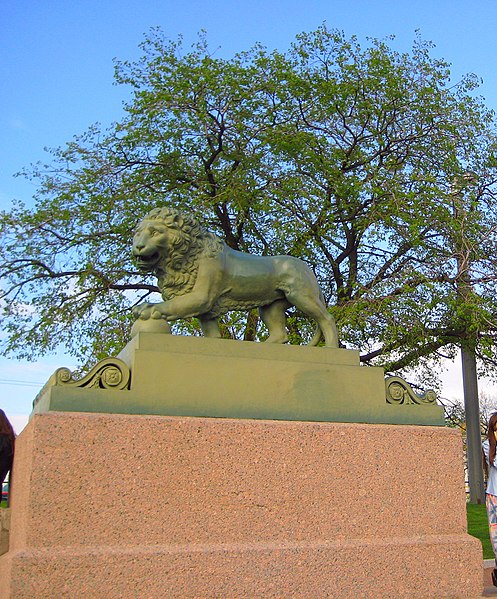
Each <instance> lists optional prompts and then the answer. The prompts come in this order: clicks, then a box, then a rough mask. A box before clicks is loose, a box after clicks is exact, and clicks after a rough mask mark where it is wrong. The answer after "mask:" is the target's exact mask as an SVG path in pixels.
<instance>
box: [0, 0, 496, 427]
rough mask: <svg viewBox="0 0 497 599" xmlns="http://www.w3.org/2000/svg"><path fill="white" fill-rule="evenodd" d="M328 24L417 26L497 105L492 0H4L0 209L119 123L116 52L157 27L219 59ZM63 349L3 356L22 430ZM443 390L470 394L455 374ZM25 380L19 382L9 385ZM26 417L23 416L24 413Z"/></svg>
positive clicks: (353, 30) (4, 399) (67, 362)
mask: <svg viewBox="0 0 497 599" xmlns="http://www.w3.org/2000/svg"><path fill="white" fill-rule="evenodd" d="M323 22H326V24H327V25H328V27H330V28H338V29H342V30H344V31H345V33H346V34H347V35H356V36H357V37H358V38H359V41H361V42H365V41H366V37H368V36H369V37H377V38H384V37H386V36H389V35H395V40H394V41H393V42H391V44H392V45H393V46H394V47H395V48H396V49H399V50H406V51H408V50H409V48H410V47H411V44H412V40H413V39H414V36H415V31H416V30H417V29H419V30H420V33H421V36H422V38H423V39H426V40H430V41H432V42H434V43H435V45H436V47H435V49H434V50H433V53H432V54H433V56H435V57H439V58H445V59H446V60H447V61H448V62H450V63H451V64H452V73H453V79H454V81H456V80H458V79H459V78H460V77H461V76H462V75H463V74H465V73H468V72H473V73H476V74H477V75H479V76H480V77H481V78H482V80H483V84H482V86H481V88H480V90H479V93H480V94H481V95H482V96H484V97H485V99H486V103H487V105H488V106H489V107H490V108H493V109H496V110H497V34H496V32H497V2H496V1H495V0H486V1H483V0H475V1H473V2H468V0H464V1H463V0H452V1H448V0H432V1H429V0H418V1H416V0H411V1H410V2H399V0H382V1H376V2H375V1H374V0H369V1H367V0H348V1H344V0H327V1H325V0H316V1H313V0H307V1H306V2H303V1H299V2H297V1H295V0H273V1H271V0H265V1H262V0H251V1H250V2H249V1H243V0H239V1H238V2H233V0H230V1H226V0H216V1H214V0H205V1H203V2H202V1H193V0H183V1H182V2H177V1H175V2H172V1H170V0H162V1H161V0H155V1H152V0H119V1H117V0H105V1H103V2H102V0H74V1H72V2H71V1H69V2H68V1H67V0H43V1H41V0H15V1H14V0H11V1H10V2H7V1H6V0H3V2H0V80H1V86H0V140H1V143H0V209H8V208H9V206H10V205H11V202H12V200H14V199H18V200H23V201H24V202H26V203H27V204H30V203H31V202H32V195H33V193H34V191H35V187H34V186H33V184H32V183H30V182H27V181H25V180H23V179H21V178H15V177H14V176H13V175H14V173H16V172H18V171H19V170H21V169H22V168H23V167H26V166H28V165H29V164H31V163H34V162H37V161H39V160H41V161H44V160H46V159H47V158H48V155H47V154H46V153H45V152H44V148H45V147H58V146H61V145H64V144H65V143H66V142H67V141H70V139H71V138H72V137H73V136H74V135H77V134H79V133H82V132H84V131H85V130H86V129H87V127H88V126H89V125H91V124H93V123H95V122H100V123H102V125H104V126H105V125H108V124H110V123H111V122H112V121H115V120H119V118H120V116H121V114H122V102H123V101H124V100H126V99H127V98H128V97H129V90H128V89H126V88H121V87H117V86H115V85H113V58H118V59H120V60H134V59H136V58H138V57H139V56H140V49H139V47H138V46H139V43H140V42H141V41H142V40H143V38H144V35H145V34H146V33H147V31H149V30H150V28H151V27H154V26H157V25H158V26H160V27H161V28H162V29H163V31H164V32H165V33H166V35H167V36H169V37H171V38H173V39H174V38H176V37H177V36H178V35H179V34H181V35H183V37H184V40H185V44H186V45H189V44H190V43H192V42H194V41H195V39H196V36H197V33H198V32H199V31H200V30H202V29H205V30H206V31H207V37H208V40H209V43H210V45H211V47H212V48H219V50H217V52H219V53H220V55H222V56H231V55H232V54H233V53H235V52H238V51H241V50H246V49H248V48H249V47H251V46H252V45H253V44H254V43H256V42H261V43H262V44H264V45H265V46H267V47H268V48H269V49H270V50H271V49H275V48H277V49H279V50H284V49H286V48H287V47H288V46H289V45H290V44H291V42H292V41H293V40H294V38H295V35H296V34H297V33H299V32H302V31H312V30H315V29H316V28H317V27H318V26H319V25H321V24H322V23H323ZM58 366H69V367H71V366H72V360H71V359H67V358H65V356H64V355H63V352H62V353H61V354H59V355H57V356H52V357H47V358H46V359H43V360H40V361H38V362H36V363H20V362H17V361H15V360H7V359H3V358H0V407H2V408H3V409H5V410H6V412H7V414H9V416H11V417H12V419H13V420H14V421H15V422H16V423H18V424H17V428H18V429H20V428H21V427H22V423H24V422H25V420H26V415H27V414H29V412H30V406H31V401H32V399H33V397H34V395H35V394H36V392H37V387H38V388H39V387H41V386H42V384H43V383H44V382H45V381H46V379H47V378H48V376H49V375H50V374H51V373H52V372H53V371H54V370H55V368H57V367H58ZM446 378H447V381H446V383H445V386H444V395H446V396H449V397H452V396H454V397H462V389H461V382H460V377H459V374H458V371H457V369H456V370H454V371H453V370H452V369H451V370H450V371H449V374H448V376H447V377H446ZM13 381H17V382H13ZM18 416H19V417H18Z"/></svg>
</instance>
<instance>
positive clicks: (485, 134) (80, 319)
mask: <svg viewBox="0 0 497 599" xmlns="http://www.w3.org/2000/svg"><path fill="white" fill-rule="evenodd" d="M387 41H388V40H387ZM387 41H378V40H369V42H368V44H367V46H366V47H365V48H362V47H361V46H360V44H359V43H358V41H357V39H356V38H351V39H350V40H348V39H346V38H345V36H344V35H343V33H341V32H339V31H330V30H328V29H327V28H326V27H324V26H323V27H321V28H319V29H318V30H317V31H315V32H313V33H309V34H302V35H299V36H298V37H297V39H296V41H295V43H294V44H293V46H292V47H291V48H290V49H289V50H288V51H287V52H276V51H275V52H272V53H269V52H268V51H267V50H266V49H265V48H263V47H261V46H259V45H256V46H255V47H254V48H252V49H251V50H249V51H247V52H244V53H241V54H238V55H235V56H234V57H232V58H229V59H225V58H220V57H216V56H215V55H214V54H212V53H211V52H210V51H209V48H208V44H207V42H206V40H205V37H204V36H203V35H202V36H201V37H200V39H199V42H198V43H197V44H196V45H195V46H194V47H192V48H191V49H190V50H189V51H184V49H183V46H182V43H181V40H178V41H172V42H171V41H167V40H165V39H164V37H163V35H162V34H161V32H160V31H158V30H153V31H152V32H151V33H150V35H149V36H148V37H147V38H146V39H145V41H144V43H143V44H142V50H143V57H142V58H141V59H140V60H139V61H137V62H136V63H127V62H117V63H116V81H117V82H118V83H119V84H125V85H129V86H131V88H132V90H133V94H132V98H131V100H130V101H129V103H128V104H127V106H126V113H125V117H124V118H123V119H122V120H121V121H120V122H118V123H115V124H114V125H112V126H111V127H110V128H109V129H108V130H106V131H100V129H99V128H98V127H92V128H91V129H90V130H89V131H87V132H86V133H85V134H83V135H81V136H79V137H76V138H75V139H74V140H73V141H71V142H70V143H68V144H67V146H66V147H64V148H60V149H58V150H55V151H53V152H52V162H51V163H50V164H48V165H36V166H35V167H32V168H31V169H29V170H28V171H27V172H26V174H27V175H28V176H30V177H32V178H33V179H34V180H36V181H37V182H38V193H37V195H36V205H35V208H34V209H32V210H29V209H27V208H26V207H24V206H23V205H15V206H14V207H13V208H12V210H11V211H9V212H4V213H2V214H1V216H0V235H1V237H2V243H1V250H0V251H1V252H2V255H1V267H0V279H1V281H2V288H3V295H2V297H3V309H4V318H5V322H6V332H7V336H6V338H5V341H4V347H3V350H4V352H14V353H16V354H17V355H19V356H22V357H35V356H36V355H39V354H42V353H44V352H46V351H49V350H51V349H52V348H53V347H54V346H55V345H56V344H57V343H64V344H65V345H66V347H67V348H68V349H69V350H70V351H71V352H72V353H73V354H74V355H75V356H77V357H78V358H80V359H81V360H85V359H86V360H88V359H89V360H91V361H95V359H97V358H100V357H103V356H104V355H108V354H109V353H113V352H115V351H116V350H117V349H118V348H120V347H122V345H123V344H124V339H125V337H126V332H127V330H128V328H129V325H130V319H131V316H130V309H129V308H130V306H131V305H133V304H135V303H137V302H140V301H143V300H144V299H145V298H147V297H148V296H150V295H153V294H154V293H156V292H157V288H156V286H155V282H154V281H153V280H143V279H142V277H140V276H139V275H138V273H137V271H136V269H135V268H134V266H133V264H132V261H131V258H130V255H129V248H130V242H131V236H132V231H133V229H134V227H135V225H136V224H137V222H138V221H139V219H140V218H141V217H142V216H143V215H144V214H145V213H146V212H147V211H148V210H150V209H151V208H152V207H155V206H157V205H163V204H166V203H167V204H172V205H174V206H176V207H178V208H181V209H184V210H188V211H191V212H193V213H194V214H196V215H197V216H198V217H199V218H201V219H202V220H203V221H204V222H206V223H207V224H208V226H209V227H210V228H211V229H212V230H214V231H215V232H217V233H218V234H219V235H221V236H222V237H223V238H224V239H225V240H226V243H227V244H228V245H230V246H231V247H233V248H235V249H241V250H244V251H251V252H254V253H261V254H269V253H273V254H274V253H286V254H291V255H296V256H299V257H302V258H304V259H305V260H306V261H307V262H308V263H309V264H311V265H312V266H313V268H314V270H315V272H316V275H317V276H318V278H319V280H320V283H321V286H322V288H323V291H324V293H325V296H326V299H327V301H328V302H329V303H330V304H331V305H332V308H331V310H332V311H333V313H334V315H335V317H336V319H337V322H338V325H339V328H340V334H341V339H342V342H343V344H344V345H345V346H347V347H354V348H359V349H360V350H361V351H362V352H363V354H362V356H361V358H362V360H363V361H364V362H365V363H368V364H373V363H374V364H381V365H383V366H384V367H385V368H386V369H387V370H389V371H391V372H394V371H395V372H399V371H402V370H403V369H406V368H410V369H414V370H416V371H418V372H422V370H421V369H422V367H423V364H425V363H426V361H427V360H431V361H432V360H433V359H437V358H441V357H442V354H441V352H444V354H443V355H453V354H454V352H455V351H456V350H457V347H458V345H459V340H460V337H461V335H463V334H464V333H465V331H467V330H468V327H472V330H475V331H477V341H476V348H475V351H476V352H477V353H478V355H479V356H480V357H482V358H483V359H485V360H486V361H487V363H489V362H491V361H492V360H494V359H495V343H494V341H495V329H496V326H495V318H494V314H495V313H496V310H495V308H496V306H495V298H496V297H497V294H496V293H495V280H496V279H495V263H494V260H493V256H494V255H495V254H492V253H491V251H490V250H492V251H493V248H494V244H495V225H496V218H495V210H494V208H493V198H494V193H495V191H494V187H495V177H496V172H497V171H496V169H495V166H496V163H495V148H496V137H495V122H494V117H493V114H492V113H491V112H490V111H489V110H488V109H486V108H485V106H484V103H483V101H482V100H481V99H479V98H477V97H475V96H474V94H473V90H474V88H475V87H476V85H477V80H476V78H475V77H474V76H468V77H466V78H464V79H463V80H462V81H461V82H459V83H456V84H452V83H451V82H450V71H449V66H448V64H447V63H446V62H444V61H441V60H436V59H434V58H432V57H431V56H430V51H431V44H429V43H426V42H424V41H422V40H421V39H420V38H419V37H417V38H416V40H415V42H414V44H413V48H412V51H411V52H410V53H399V52H396V51H394V50H392V49H391V48H390V47H389V46H388V43H387ZM468 170H471V171H472V172H474V173H475V174H476V175H477V177H478V182H479V183H478V189H477V190H473V191H472V192H471V193H472V196H471V197H472V202H473V203H474V209H473V210H471V211H467V213H466V214H465V218H464V227H465V231H466V232H467V235H466V239H467V240H469V241H468V243H470V244H471V252H472V260H471V269H469V270H468V271H467V272H465V274H464V276H465V277H467V281H468V282H469V283H470V284H471V288H472V289H473V290H474V292H473V293H472V294H470V295H468V296H467V297H464V298H461V296H460V293H458V289H460V286H459V287H458V281H459V280H460V276H461V273H460V272H458V254H457V251H458V250H457V246H456V245H454V244H453V243H451V240H452V239H453V236H454V234H455V231H456V230H457V228H458V227H460V226H462V224H461V221H460V219H459V220H458V217H457V216H455V215H454V211H453V204H452V200H453V198H452V196H451V193H450V189H451V182H452V181H453V178H454V177H455V176H460V175H461V174H462V173H464V172H466V171H468ZM468 277H469V278H468ZM224 324H225V332H226V334H227V335H228V334H229V335H233V336H239V337H240V336H242V337H245V338H248V339H252V338H263V337H264V335H265V331H264V328H263V326H262V325H261V323H260V322H259V320H258V318H257V315H256V314H251V315H250V316H249V318H248V319H246V318H245V316H244V315H238V314H235V315H231V316H230V317H228V318H227V319H226V321H225V323H224ZM180 326H186V327H190V329H191V330H195V323H194V322H193V323H181V324H180ZM290 327H291V330H292V334H293V336H294V338H296V339H301V338H304V339H305V338H307V336H308V335H309V333H310V332H309V330H308V328H307V327H306V323H305V322H304V321H303V320H302V318H300V315H299V314H298V313H293V314H291V318H290ZM429 382H430V384H433V382H434V381H433V380H430V381H429Z"/></svg>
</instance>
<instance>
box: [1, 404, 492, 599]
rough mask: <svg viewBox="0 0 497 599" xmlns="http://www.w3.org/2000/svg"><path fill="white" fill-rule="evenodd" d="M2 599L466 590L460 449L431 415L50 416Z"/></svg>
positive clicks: (24, 472) (7, 563)
mask: <svg viewBox="0 0 497 599" xmlns="http://www.w3.org/2000/svg"><path fill="white" fill-rule="evenodd" d="M14 473H15V474H14V476H15V479H14V484H13V492H12V520H11V538H10V548H9V552H8V553H6V554H5V555H3V556H2V557H0V597H5V598H7V597H12V598H15V599H24V598H26V599H28V598H29V599H37V598H40V599H41V598H42V597H43V598H45V597H58V598H64V597H70V598H71V599H77V598H80V597H81V598H82V597H85V599H86V598H89V597H106V598H114V597H116V598H117V597H144V598H145V597H230V598H232V597H275V596H278V597H306V598H307V597H313V598H317V597H340V598H347V597H354V598H355V597H371V598H373V597H374V598H375V599H377V598H378V597H382V599H385V598H388V597H392V598H398V597H410V598H415V597H423V598H428V597H436V598H437V599H441V598H443V597H457V596H459V597H464V598H469V597H478V596H479V595H481V590H482V553H481V546H480V543H479V541H478V540H477V539H475V538H473V537H470V536H469V535H468V534H467V532H466V512H465V494H464V479H463V469H462V443H461V438H460V434H459V433H458V431H455V430H452V429H448V428H440V427H431V426H410V425H407V426H406V425H404V426H397V425H376V424H345V423H320V422H287V421H265V420H242V419H238V420H235V419H212V418H196V417H169V416H139V415H109V414H96V413H94V414H83V413H75V412H73V413H64V412H47V413H43V414H35V415H34V416H33V418H32V420H31V421H30V423H29V424H28V426H27V427H26V429H25V430H24V431H23V432H22V433H21V435H20V436H19V438H18V440H17V443H16V462H15V468H14Z"/></svg>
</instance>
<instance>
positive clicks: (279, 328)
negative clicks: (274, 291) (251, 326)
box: [259, 299, 291, 343]
mask: <svg viewBox="0 0 497 599" xmlns="http://www.w3.org/2000/svg"><path fill="white" fill-rule="evenodd" d="M290 306H291V304H290V303H288V302H287V301H286V300H285V299H280V300H276V301H275V302H273V303H272V304H269V305H268V306H262V307H261V308H259V314H260V316H261V319H262V322H263V323H264V324H265V325H266V326H267V330H268V331H269V337H268V338H267V339H266V343H288V335H287V331H286V313H285V311H286V310H287V308H290Z"/></svg>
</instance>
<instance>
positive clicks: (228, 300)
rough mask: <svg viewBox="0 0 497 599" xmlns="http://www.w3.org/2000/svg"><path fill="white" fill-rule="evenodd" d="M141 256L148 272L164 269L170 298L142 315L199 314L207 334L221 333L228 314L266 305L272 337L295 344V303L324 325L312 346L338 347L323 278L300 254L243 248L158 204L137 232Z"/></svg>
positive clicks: (161, 277)
mask: <svg viewBox="0 0 497 599" xmlns="http://www.w3.org/2000/svg"><path fill="white" fill-rule="evenodd" d="M133 257H134V259H135V261H136V264H137V265H138V268H139V269H140V271H142V272H153V273H154V274H155V275H156V277H157V279H158V286H159V289H160V291H161V294H162V297H163V299H164V301H163V302H160V303H155V304H152V303H144V304H140V305H138V306H136V307H135V308H134V309H133V313H134V315H135V316H136V317H137V318H139V319H142V320H147V319H149V318H155V319H157V318H162V319H165V320H167V321H175V320H178V319H182V318H191V317H193V316H196V317H198V319H199V321H200V324H201V327H202V332H203V334H204V335H205V336H206V337H220V336H221V333H220V331H219V326H218V317H219V316H220V315H222V314H225V313H226V312H229V311H231V310H251V309H252V308H258V309H259V313H260V316H261V319H262V321H263V322H264V323H265V325H266V326H267V329H268V331H269V337H268V339H267V341H268V342H269V343H287V342H288V336H287V330H286V310H287V309H288V308H290V307H291V306H295V307H296V308H297V309H299V310H301V311H302V312H303V313H304V314H306V315H307V316H308V317H310V318H312V319H314V320H315V321H316V323H317V325H318V330H317V332H316V334H315V335H314V337H313V339H312V341H311V343H310V344H311V345H316V344H317V343H318V342H319V340H320V339H321V337H322V336H323V337H324V341H325V345H326V346H328V347H338V337H337V331H336V326H335V321H334V319H333V317H332V316H331V314H330V313H329V312H328V310H327V308H326V305H325V303H324V300H323V295H322V293H321V290H320V288H319V285H318V282H317V280H316V277H315V276H314V273H313V272H312V270H311V269H310V268H309V266H307V264H305V262H303V261H302V260H299V259H298V258H293V257H292V256H253V255H251V254H246V253H243V252H238V251H236V250H233V249H231V248H229V247H228V246H227V245H226V244H225V243H224V242H223V241H221V239H219V238H218V237H217V236H216V235H214V234H213V233H211V232H209V231H207V230H206V229H205V228H204V227H202V225H201V224H200V223H199V222H198V221H197V220H196V219H195V218H193V217H191V216H188V215H185V214H183V213H181V212H179V211H177V210H175V209H173V208H156V209H154V210H152V211H151V212H149V213H148V214H147V215H146V216H145V217H144V219H143V220H142V221H141V222H140V224H139V225H138V228H137V230H136V233H135V236H134V238H133Z"/></svg>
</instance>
